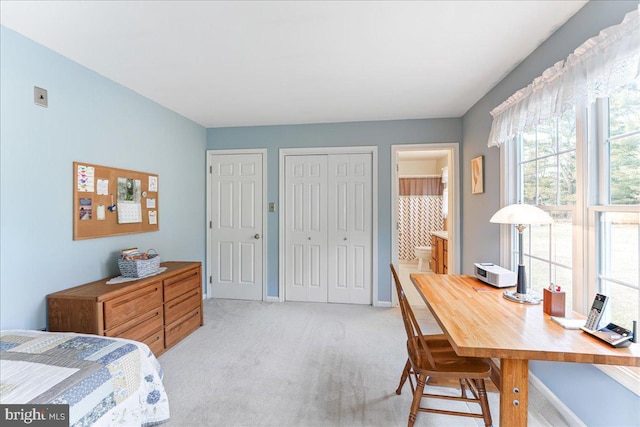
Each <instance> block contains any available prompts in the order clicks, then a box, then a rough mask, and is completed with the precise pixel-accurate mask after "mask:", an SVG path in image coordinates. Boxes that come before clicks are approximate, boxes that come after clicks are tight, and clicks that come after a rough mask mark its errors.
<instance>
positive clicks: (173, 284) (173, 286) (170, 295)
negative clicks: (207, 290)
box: [163, 268, 202, 302]
mask: <svg viewBox="0 0 640 427" xmlns="http://www.w3.org/2000/svg"><path fill="white" fill-rule="evenodd" d="M163 283H164V300H165V302H168V301H170V300H172V299H174V298H176V297H178V296H180V295H182V294H184V293H187V292H189V291H190V290H192V289H198V287H200V286H202V283H201V279H200V269H199V268H194V269H192V270H189V271H185V272H184V273H181V274H177V275H175V276H172V277H170V278H168V279H165V280H164V282H163Z"/></svg>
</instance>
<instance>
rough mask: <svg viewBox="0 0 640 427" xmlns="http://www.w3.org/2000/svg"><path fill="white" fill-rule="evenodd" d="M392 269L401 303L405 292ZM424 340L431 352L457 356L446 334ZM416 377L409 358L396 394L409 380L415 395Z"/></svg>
mask: <svg viewBox="0 0 640 427" xmlns="http://www.w3.org/2000/svg"><path fill="white" fill-rule="evenodd" d="M390 267H391V274H392V275H393V280H394V282H395V285H396V292H397V293H398V301H400V298H401V295H400V293H401V292H403V289H402V285H401V284H400V279H399V278H398V273H396V269H395V267H394V266H393V264H390ZM403 319H404V317H403ZM424 339H425V340H426V341H427V342H428V343H429V348H430V349H431V351H434V352H435V351H437V352H450V353H453V354H455V350H454V349H453V347H451V344H450V343H449V340H448V339H447V337H446V335H445V334H431V335H424ZM414 376H415V375H414V372H413V371H412V369H411V362H410V361H409V358H407V363H405V365H404V370H403V371H402V376H401V377H400V385H398V388H397V389H396V394H401V393H402V387H403V386H404V383H405V382H406V381H407V379H408V380H409V385H410V387H411V393H415V391H416V384H414V382H413V380H412V378H413V377H414Z"/></svg>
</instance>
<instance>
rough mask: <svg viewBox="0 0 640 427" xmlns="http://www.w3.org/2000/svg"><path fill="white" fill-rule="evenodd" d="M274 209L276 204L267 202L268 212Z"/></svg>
mask: <svg viewBox="0 0 640 427" xmlns="http://www.w3.org/2000/svg"><path fill="white" fill-rule="evenodd" d="M275 211H276V204H275V203H269V212H275Z"/></svg>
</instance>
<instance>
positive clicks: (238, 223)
mask: <svg viewBox="0 0 640 427" xmlns="http://www.w3.org/2000/svg"><path fill="white" fill-rule="evenodd" d="M211 166H212V167H211V191H212V194H211V201H212V203H213V206H211V212H212V221H211V229H210V230H209V231H210V233H211V249H212V254H211V256H212V263H211V265H212V269H213V271H212V273H213V274H212V293H213V297H215V298H232V299H247V300H262V290H263V277H262V250H263V249H262V248H263V243H262V237H263V230H262V214H263V208H262V205H263V194H262V188H263V187H262V155H261V154H219V155H218V154H216V155H213V157H212V165H211Z"/></svg>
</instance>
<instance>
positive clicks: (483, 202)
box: [461, 1, 640, 427]
mask: <svg viewBox="0 0 640 427" xmlns="http://www.w3.org/2000/svg"><path fill="white" fill-rule="evenodd" d="M637 5H638V2H637V1H591V2H589V3H587V5H585V7H583V8H582V9H581V10H580V11H579V12H578V13H577V14H576V15H574V16H573V17H572V18H571V19H570V20H569V21H568V22H567V23H566V24H565V25H564V26H562V27H561V28H559V29H558V30H557V31H556V32H555V33H554V34H553V35H552V36H551V37H550V38H549V39H548V40H546V41H545V42H544V43H543V44H542V45H541V46H540V47H539V48H538V49H536V50H535V51H534V52H533V53H532V54H531V55H530V56H529V57H527V58H526V59H525V60H524V61H523V62H522V63H521V64H520V65H519V66H518V67H517V68H516V69H515V70H514V71H513V72H511V73H510V74H509V75H508V76H507V77H506V78H505V79H504V80H502V81H501V82H500V83H499V84H498V85H497V86H495V87H494V88H493V89H492V90H491V91H490V92H489V93H488V94H487V95H485V96H484V97H483V98H482V99H481V100H480V101H478V103H476V105H474V106H473V108H471V109H470V110H469V111H468V112H467V113H466V114H465V115H464V117H463V119H462V128H463V144H462V150H461V152H462V156H461V157H462V160H461V161H462V164H463V167H462V172H463V176H462V184H463V188H462V213H461V216H462V230H461V231H462V236H463V239H462V271H463V273H466V274H469V273H472V271H473V270H472V265H473V263H474V262H475V261H477V260H486V261H493V262H498V261H499V260H500V258H499V233H500V229H499V226H498V225H495V224H490V223H489V218H490V217H491V215H493V214H494V213H495V212H496V211H497V210H498V209H499V208H500V195H499V193H498V191H497V190H498V189H499V186H500V175H499V163H500V158H499V150H498V149H497V148H487V140H488V138H489V130H490V128H491V116H490V114H489V112H490V111H491V110H492V109H493V108H494V107H496V106H498V105H499V104H501V103H502V101H504V100H505V99H507V98H508V97H509V96H510V95H512V94H513V93H514V92H516V91H517V90H519V89H521V88H523V87H525V86H527V85H528V84H529V83H531V82H532V81H533V79H534V78H536V77H538V76H539V75H540V74H542V72H543V71H544V70H545V69H546V68H548V67H550V66H551V65H553V64H554V63H555V62H557V61H559V60H561V59H564V58H566V57H567V56H568V55H569V54H570V53H571V52H573V50H574V49H575V48H576V47H578V46H579V45H581V44H582V43H583V42H584V41H586V40H587V39H589V38H591V37H593V36H596V35H598V33H599V32H600V31H601V30H602V29H604V28H606V27H609V26H611V25H616V24H619V23H620V22H621V21H622V19H623V17H624V15H625V14H626V13H627V12H630V11H631V10H634V9H635V8H636V7H637ZM478 155H484V156H485V171H484V173H485V189H487V191H486V192H485V193H484V194H482V195H471V185H470V182H471V179H470V176H469V175H470V172H469V168H468V167H464V166H465V165H469V163H470V161H471V159H472V158H474V157H476V156H478ZM470 212H473V215H471V214H470ZM530 368H531V371H532V372H533V373H534V374H535V375H537V376H538V377H539V378H540V379H541V380H542V381H543V382H544V383H545V385H546V386H547V387H549V389H551V391H552V392H553V393H555V394H556V395H557V396H558V397H560V399H561V400H562V401H563V402H564V403H565V404H566V405H567V406H568V407H569V408H570V409H571V410H572V411H573V412H574V413H575V414H576V415H578V417H580V418H581V419H582V420H583V421H584V422H585V423H586V424H587V425H589V426H611V427H613V426H631V425H634V426H637V425H640V409H639V408H640V398H639V397H638V396H636V395H635V394H633V393H631V392H630V391H629V390H627V389H625V388H624V387H621V386H620V385H619V384H618V383H617V382H615V381H613V380H612V379H611V378H609V377H608V376H606V375H605V374H603V373H602V372H601V371H600V370H598V369H596V368H594V367H593V366H591V365H581V364H569V363H549V362H532V363H531V365H530ZM603 408H616V409H615V411H611V410H609V411H604V412H603V411H602V409H603Z"/></svg>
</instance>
